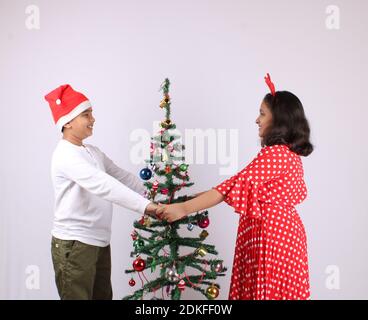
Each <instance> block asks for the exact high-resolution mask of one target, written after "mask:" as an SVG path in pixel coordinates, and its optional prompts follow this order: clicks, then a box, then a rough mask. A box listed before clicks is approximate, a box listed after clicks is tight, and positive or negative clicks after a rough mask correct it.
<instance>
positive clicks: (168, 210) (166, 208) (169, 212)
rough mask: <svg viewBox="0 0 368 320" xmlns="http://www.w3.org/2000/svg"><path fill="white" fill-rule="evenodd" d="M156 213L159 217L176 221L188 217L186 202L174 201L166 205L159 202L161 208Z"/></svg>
mask: <svg viewBox="0 0 368 320" xmlns="http://www.w3.org/2000/svg"><path fill="white" fill-rule="evenodd" d="M156 215H157V216H158V217H159V219H162V220H167V221H168V222H174V221H176V220H180V219H182V218H184V217H186V215H187V214H186V212H185V207H184V203H174V204H168V205H164V204H161V203H159V208H158V209H157V211H156Z"/></svg>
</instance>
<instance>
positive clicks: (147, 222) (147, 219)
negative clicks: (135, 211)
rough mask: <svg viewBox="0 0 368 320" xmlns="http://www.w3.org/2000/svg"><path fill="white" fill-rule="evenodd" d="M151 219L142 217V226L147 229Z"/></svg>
mask: <svg viewBox="0 0 368 320" xmlns="http://www.w3.org/2000/svg"><path fill="white" fill-rule="evenodd" d="M151 223H152V221H151V219H150V218H149V217H144V221H143V225H144V226H145V227H147V228H149V227H150V226H151Z"/></svg>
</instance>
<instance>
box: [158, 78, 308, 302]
mask: <svg viewBox="0 0 368 320" xmlns="http://www.w3.org/2000/svg"><path fill="white" fill-rule="evenodd" d="M265 80H266V83H267V85H268V86H269V88H270V90H271V93H268V94H267V95H266V96H265V97H264V99H263V101H262V104H261V107H260V115H259V117H258V118H257V120H256V123H257V124H258V126H259V136H260V138H261V145H262V149H261V150H260V152H259V153H258V155H257V156H256V157H255V159H254V160H253V161H252V162H251V163H250V164H248V165H247V166H246V167H245V168H244V169H243V170H242V171H240V172H239V173H238V174H236V175H234V176H233V177H231V178H230V179H228V180H226V181H224V182H223V183H221V184H219V185H218V186H216V187H214V188H213V189H212V190H209V191H206V192H203V193H201V194H200V195H199V196H197V197H196V198H194V199H192V200H189V201H186V202H183V203H178V204H171V205H160V206H161V207H160V208H159V209H158V210H157V212H156V214H158V215H159V217H160V218H162V219H166V220H167V221H169V222H172V221H175V220H178V219H181V218H183V217H185V216H186V215H188V214H190V213H194V212H197V211H200V210H204V209H207V208H210V207H212V206H214V205H217V204H218V203H220V202H222V201H225V202H226V203H227V204H229V205H230V206H232V207H233V208H234V209H235V212H236V213H238V214H239V215H240V220H239V227H238V235H237V240H236V247H235V256H234V262H233V270H232V277H231V285H230V293H229V299H234V300H235V299H236V300H239V299H247V300H248V299H261V300H266V299H267V300H268V299H309V298H310V291H309V273H308V257H307V239H306V234H305V230H304V226H303V223H302V221H301V219H300V217H299V215H298V213H297V211H296V209H295V206H296V205H297V204H299V203H301V202H302V201H303V200H304V199H305V198H306V196H307V189H306V186H305V183H304V179H303V174H304V172H303V165H302V161H301V158H300V156H308V155H309V154H311V153H312V151H313V146H312V144H311V143H310V141H309V136H310V129H309V124H308V121H307V119H306V117H305V114H304V109H303V106H302V104H301V102H300V100H299V99H298V98H297V97H296V96H295V95H294V94H292V93H291V92H288V91H277V92H276V91H275V86H274V84H273V83H272V82H271V78H270V76H269V74H267V77H265Z"/></svg>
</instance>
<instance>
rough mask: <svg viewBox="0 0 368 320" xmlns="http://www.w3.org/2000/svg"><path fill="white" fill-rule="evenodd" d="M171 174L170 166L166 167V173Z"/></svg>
mask: <svg viewBox="0 0 368 320" xmlns="http://www.w3.org/2000/svg"><path fill="white" fill-rule="evenodd" d="M170 172H171V167H170V166H166V167H165V173H166V174H169V173H170Z"/></svg>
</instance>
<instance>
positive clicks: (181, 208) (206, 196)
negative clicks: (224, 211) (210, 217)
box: [156, 189, 225, 222]
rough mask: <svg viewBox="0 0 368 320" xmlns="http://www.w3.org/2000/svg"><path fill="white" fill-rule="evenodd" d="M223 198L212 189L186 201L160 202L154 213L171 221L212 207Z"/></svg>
mask: <svg viewBox="0 0 368 320" xmlns="http://www.w3.org/2000/svg"><path fill="white" fill-rule="evenodd" d="M224 198H225V197H224V196H223V195H222V194H221V193H219V192H218V191H216V190H214V189H212V190H209V191H206V192H203V193H201V195H199V196H197V197H196V198H194V199H192V200H188V201H186V202H182V203H174V204H169V205H162V204H160V208H159V209H157V211H156V215H157V216H158V217H159V218H160V219H164V220H167V221H169V222H173V221H176V220H179V219H182V218H184V217H185V216H187V215H188V214H190V213H193V212H197V211H200V210H203V209H207V208H210V207H213V206H215V205H216V204H219V203H220V202H221V201H223V200H224Z"/></svg>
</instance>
